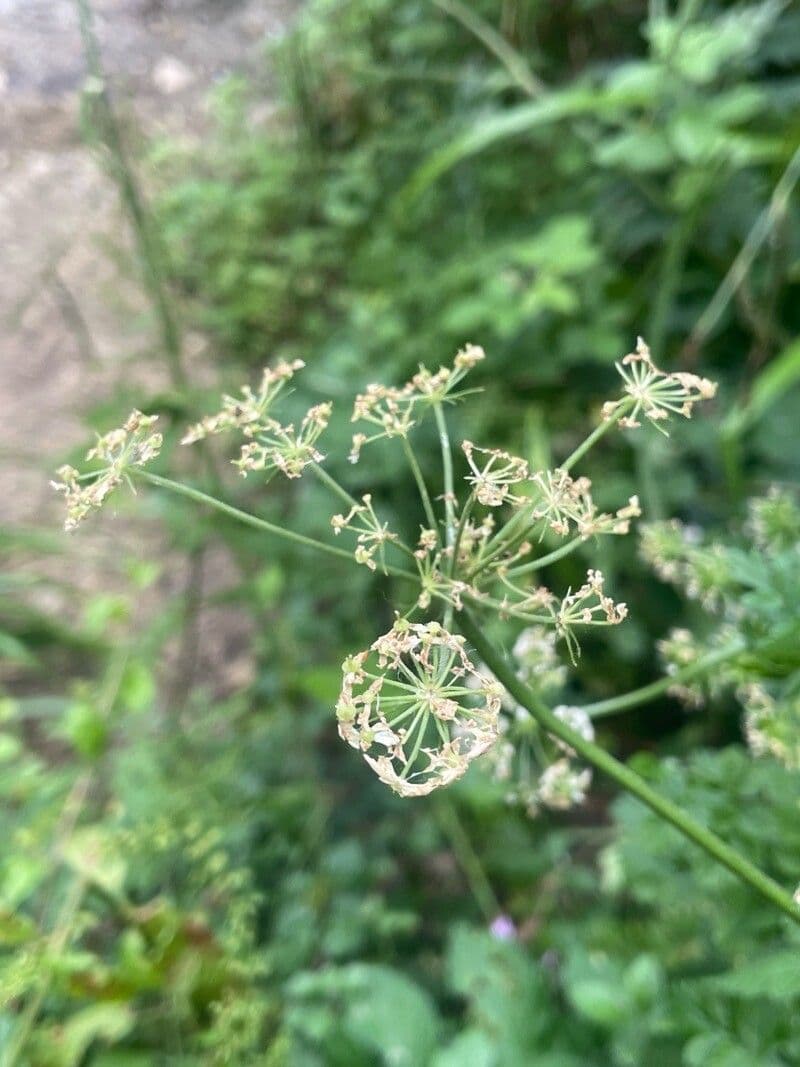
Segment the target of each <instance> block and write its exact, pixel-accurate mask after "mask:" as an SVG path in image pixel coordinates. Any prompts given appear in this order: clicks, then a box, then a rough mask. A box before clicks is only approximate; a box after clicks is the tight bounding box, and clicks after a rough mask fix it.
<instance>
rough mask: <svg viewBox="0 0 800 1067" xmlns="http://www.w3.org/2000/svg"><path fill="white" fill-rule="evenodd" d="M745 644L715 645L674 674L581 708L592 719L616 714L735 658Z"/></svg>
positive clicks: (742, 650)
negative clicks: (721, 646) (720, 646)
mask: <svg viewBox="0 0 800 1067" xmlns="http://www.w3.org/2000/svg"><path fill="white" fill-rule="evenodd" d="M746 647H747V646H746V645H745V642H744V641H736V642H734V643H733V644H731V645H727V646H726V647H725V648H718V649H716V651H714V652H709V653H708V655H707V656H701V657H700V659H698V660H695V662H694V663H690V664H689V665H688V666H686V667H683V668H682V669H681V670H679V671H676V672H675V673H674V674H667V675H665V676H664V677H663V678H659V679H658V681H656V682H650V683H649V684H648V685H643V686H642V687H641V688H640V689H633V690H631V692H630V693H623V694H622V696H618V697H609V699H608V700H598V701H597V702H596V703H594V704H584V705H583V710H584V711H585V712H586V713H587V715H589V716H590V717H591V718H592V719H601V718H603V717H604V716H606V715H615V714H616V713H617V712H618V711H626V710H627V709H628V708H635V707H637V706H638V705H639V704H647V703H648V701H650V700H653V699H655V697H659V696H661V694H662V693H666V692H667V690H669V689H670V688H671V687H672V686H673V685H680V684H681V683H682V682H688V681H690V680H691V679H692V678H696V677H697V676H698V675H701V674H707V673H708V671H710V670H711V668H712V667H716V666H718V665H719V664H720V663H725V662H726V661H727V660H729V659H735V658H736V656H739V655H741V653H742V652H744V650H745V648H746Z"/></svg>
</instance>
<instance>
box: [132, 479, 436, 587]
mask: <svg viewBox="0 0 800 1067" xmlns="http://www.w3.org/2000/svg"><path fill="white" fill-rule="evenodd" d="M131 473H132V474H134V475H135V476H137V477H139V478H142V479H143V480H144V481H146V482H150V483H151V484H152V485H158V486H160V487H161V488H162V489H169V490H170V492H172V493H178V494H179V495H180V496H185V497H188V498H189V499H190V500H195V501H197V503H198V504H205V505H206V506H207V507H209V508H214V510H215V511H221V512H222V514H223V515H228V516H230V518H232V519H236V520H237V521H238V522H242V523H244V524H245V525H246V526H254V527H255V528H256V529H257V530H264V531H265V532H266V533H270V534H274V535H275V536H276V537H282V538H283V539H284V540H285V541H292V542H294V544H296V545H302V546H303V547H304V548H313V549H314V550H315V551H317V552H327V553H328V555H329V556H337V557H339V558H340V559H346V560H348V561H349V562H350V563H352V562H353V554H352V553H351V552H348V551H347V550H346V549H344V548H337V547H336V546H335V545H328V544H326V543H325V542H324V541H317V540H316V539H315V538H313V537H306V536H305V535H304V534H299V533H295V532H294V530H286V529H284V527H283V526H276V525H275V524H274V523H271V522H267V520H266V519H260V518H259V517H258V516H257V515H251V514H250V513H249V512H248V511H240V509H239V508H235V507H233V506H232V505H231V504H226V503H224V501H222V500H217V498H216V497H213V496H209V495H208V493H203V492H202V491H201V490H200V489H193V488H192V486H190V485H182V484H181V482H173V481H172V479H171V478H162V477H161V475H159V474H151V473H150V471H144V470H137V469H136V468H133V469H132V470H131ZM385 570H386V573H387V574H392V575H394V576H395V577H397V578H409V579H410V580H411V581H412V582H416V581H418V580H419V579H418V576H417V575H416V574H413V573H412V572H411V571H406V570H403V569H402V567H392V566H389V565H387V566H386V568H385Z"/></svg>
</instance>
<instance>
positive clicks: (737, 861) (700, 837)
mask: <svg viewBox="0 0 800 1067" xmlns="http://www.w3.org/2000/svg"><path fill="white" fill-rule="evenodd" d="M460 622H461V630H462V632H463V634H464V636H465V637H466V638H467V640H468V641H469V642H470V643H471V644H472V645H473V646H474V647H475V650H476V651H477V653H478V655H479V656H480V657H481V659H482V660H483V661H484V663H485V664H486V666H487V667H488V668H489V670H490V671H492V672H493V673H494V675H495V677H496V678H497V679H498V680H499V681H500V682H501V684H502V685H504V686H505V688H506V689H507V690H508V692H509V693H510V694H511V696H512V697H513V698H514V699H515V700H516V701H517V702H518V703H520V704H522V706H523V707H525V708H527V709H528V710H529V711H530V713H531V714H532V715H533V717H534V718H535V719H536V721H537V722H538V723H539V725H540V726H541V727H542V728H543V729H544V730H546V731H547V732H548V733H549V734H552V735H553V736H554V737H558V738H560V739H561V740H562V741H565V742H566V743H567V744H568V745H569V746H570V747H571V748H573V749H574V750H575V751H576V752H577V753H578V754H579V755H580V756H582V757H583V758H584V759H585V760H586V761H587V762H589V763H591V764H592V765H593V766H594V767H596V768H597V770H599V771H601V772H602V773H603V774H606V775H608V777H609V778H612V779H613V780H614V781H615V782H616V783H617V784H618V785H620V786H621V787H622V788H623V789H626V790H627V791H628V792H629V793H632V794H633V795H634V796H635V797H637V798H638V799H639V800H641V801H642V803H643V804H646V805H647V807H649V808H650V809H651V810H652V811H654V812H655V813H656V815H658V816H660V817H661V818H662V819H664V820H665V821H666V822H668V823H670V824H671V825H672V826H674V827H675V829H676V830H678V831H679V832H680V833H682V834H683V835H684V836H685V837H687V838H688V839H689V840H690V841H693V842H694V843H695V844H696V845H698V846H699V847H700V848H702V849H703V850H704V851H705V852H706V853H707V854H708V855H709V856H711V858H712V859H714V860H716V861H717V862H718V863H720V864H722V866H723V867H726V868H727V869H728V870H729V871H730V872H731V873H732V874H733V875H735V876H736V877H737V878H739V879H740V881H742V882H744V883H745V884H746V885H749V886H750V887H751V888H752V889H754V890H755V891H756V892H757V893H759V894H760V895H761V896H762V897H763V898H764V899H765V900H768V901H769V902H770V903H772V904H774V905H775V906H776V907H777V908H779V909H780V910H781V911H782V912H783V913H784V914H785V915H787V916H788V917H789V918H790V919H792V921H793V922H796V923H798V924H799V925H800V906H798V905H797V904H795V902H794V900H793V899H792V896H791V894H790V893H787V892H786V890H785V889H783V888H782V887H781V886H780V885H778V883H777V882H775V881H774V880H773V879H772V878H770V877H769V876H768V875H766V874H764V872H763V871H761V870H759V868H758V867H756V866H755V865H754V864H753V863H751V862H750V861H749V860H748V859H746V858H745V857H744V856H742V855H741V854H740V853H739V852H737V851H736V849H734V848H732V847H731V846H730V845H728V844H726V843H725V842H724V841H723V840H722V839H721V838H720V837H718V836H717V835H716V834H715V833H714V832H713V831H711V830H709V829H708V828H707V827H705V826H703V825H702V823H699V822H697V821H696V820H695V819H694V818H693V817H692V816H691V815H689V814H688V812H686V811H684V810H683V808H681V807H679V806H678V805H677V804H675V803H673V802H672V801H671V800H669V799H667V798H666V797H664V796H662V795H661V794H660V793H658V792H657V791H656V790H655V789H653V788H652V787H651V786H649V785H648V784H647V782H645V781H644V779H642V778H640V777H639V775H638V774H636V773H635V772H634V771H632V770H631V769H630V768H629V767H626V766H625V764H624V763H620V762H619V760H616V759H615V758H614V757H613V756H611V755H610V754H609V753H608V752H606V751H605V749H603V748H600V746H599V745H596V744H594V743H593V742H591V741H587V740H586V739H585V738H584V737H582V736H581V735H580V734H578V733H576V732H575V731H574V730H571V729H570V728H569V727H568V726H567V725H566V724H565V723H563V722H562V721H561V719H559V718H558V717H557V716H556V715H554V714H553V712H552V711H551V710H550V708H549V707H547V705H546V704H544V703H543V702H542V701H541V700H540V698H539V697H538V696H537V694H536V693H534V692H533V690H532V689H530V688H529V687H528V686H527V685H525V684H524V683H523V682H521V681H520V679H519V678H517V676H516V674H515V672H514V670H513V668H512V667H511V666H510V665H509V664H508V663H507V662H506V660H505V658H504V657H503V656H502V655H500V654H498V652H497V651H496V650H495V648H494V646H493V645H492V644H491V642H490V641H489V640H488V639H487V638H486V636H485V635H484V633H483V631H482V630H481V628H480V627H479V626H478V625H477V624H476V623H475V622H474V621H473V620H472V618H471V617H470V616H469V614H468V613H467V612H463V613H462V614H461V616H460Z"/></svg>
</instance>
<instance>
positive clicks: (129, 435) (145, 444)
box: [50, 411, 163, 530]
mask: <svg viewBox="0 0 800 1067" xmlns="http://www.w3.org/2000/svg"><path fill="white" fill-rule="evenodd" d="M157 419H158V416H157V415H143V414H142V412H141V411H132V412H131V413H130V415H129V416H128V418H127V420H126V421H125V425H124V426H121V427H119V429H116V430H111V431H110V432H109V433H107V434H104V435H103V436H102V437H99V436H98V438H97V443H96V444H95V446H94V448H90V449H89V451H88V452H87V453H86V458H87V460H100V461H101V462H102V463H104V464H105V466H104V467H102V468H101V469H100V470H98V471H96V472H94V471H92V472H90V473H88V474H85V475H81V474H80V473H79V472H78V471H76V470H75V468H74V467H70V466H68V465H67V466H63V467H59V469H58V470H57V471H56V474H57V475H58V477H59V478H60V481H57V482H51V483H50V484H51V485H52V486H53V488H54V489H55V490H56V492H58V493H63V494H64V497H65V499H66V504H67V518H66V521H65V522H64V529H65V530H74V529H75V527H76V526H77V525H78V524H79V523H80V522H81V521H82V520H83V519H85V518H86V516H87V515H88V514H89V512H90V511H96V510H98V509H99V508H101V507H102V506H103V504H104V503H105V501H106V500H107V498H108V497H109V495H110V494H111V493H112V492H113V491H114V490H115V489H116V488H117V486H119V485H121V484H122V482H123V481H127V482H128V485H129V486H130V487H131V489H133V484H132V483H131V481H130V478H129V476H128V474H127V471H128V469H129V468H130V467H144V466H145V464H147V463H149V462H150V460H152V459H155V458H156V456H157V455H158V454H159V452H160V451H161V444H162V440H163V439H162V436H161V434H160V433H151V432H150V431H151V427H152V426H153V424H154V423H155V422H156V420H157Z"/></svg>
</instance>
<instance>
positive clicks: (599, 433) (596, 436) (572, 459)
mask: <svg viewBox="0 0 800 1067" xmlns="http://www.w3.org/2000/svg"><path fill="white" fill-rule="evenodd" d="M632 406H633V400H632V398H631V397H626V398H625V399H624V400H623V401H622V403H621V404H618V405H617V408H616V410H615V411H614V413H613V415H611V416H609V418H607V419H603V421H602V422H601V423H600V424H599V425H598V426H595V428H594V429H593V430H592V432H591V433H590V434H589V436H588V437H587V438H586V440H585V441H584V442H583V443H582V444H580V445H578V447H577V448H576V449H575V451H574V452H571V453H570V455H568V456H567V458H566V459H565V460H564V462H563V463H559V465H558V468H559V470H562V471H567V472H569V471H570V470H572V468H573V467H574V466H575V464H576V463H577V462H578V460H581V459H583V457H584V456H585V455H586V453H587V452H588V451H589V449H590V448H593V447H594V446H595V445H596V444H597V442H598V441H599V440H600V438H601V437H605V435H606V434H607V433H608V431H609V430H610V429H611V428H612V427H613V426H616V425H617V423H618V422H619V420H620V419H621V418H622V416H623V415H626V414H627V413H628V411H630V409H631V407H632Z"/></svg>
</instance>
